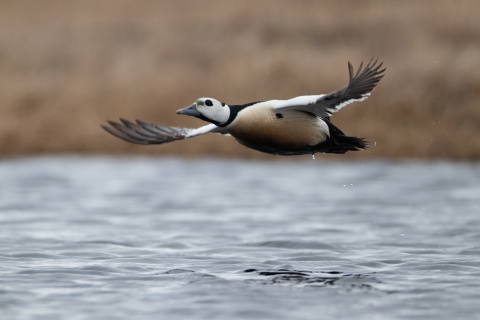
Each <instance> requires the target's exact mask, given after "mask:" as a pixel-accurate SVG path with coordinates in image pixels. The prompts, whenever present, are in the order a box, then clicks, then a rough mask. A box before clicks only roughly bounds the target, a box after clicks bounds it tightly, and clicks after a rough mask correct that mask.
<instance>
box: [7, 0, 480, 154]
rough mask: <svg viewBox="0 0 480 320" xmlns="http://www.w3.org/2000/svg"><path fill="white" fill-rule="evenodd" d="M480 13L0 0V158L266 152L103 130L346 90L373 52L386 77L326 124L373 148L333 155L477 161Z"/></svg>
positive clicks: (176, 121) (458, 4)
mask: <svg viewBox="0 0 480 320" xmlns="http://www.w3.org/2000/svg"><path fill="white" fill-rule="evenodd" d="M479 12H480V2H478V1H405V0H398V1H388V2H387V1H367V0H364V1H360V0H352V1H335V2H333V1H307V0H303V1H279V0H270V1H268V0H264V1H258V0H255V1H224V0H208V1H183V0H177V1H166V0H165V1H158V0H155V1H153V0H136V1H120V0H69V1H61V0H59V1H56V0H30V1H27V0H21V1H20V0H15V1H0V115H1V116H0V154H1V156H23V155H36V154H52V153H80V154H157V155H176V156H189V157H190V156H223V157H243V158H265V159H272V157H271V156H269V155H263V154H261V153H259V152H256V151H253V150H249V149H247V148H245V147H243V146H241V145H239V144H238V143H237V142H235V141H234V140H233V139H232V138H226V137H221V136H217V135H211V136H210V135H207V136H203V137H199V138H196V139H192V140H187V141H180V142H177V143H173V144H169V145H163V146H150V147H144V146H135V145H131V144H128V143H125V142H123V141H120V140H118V139H116V138H114V137H112V136H110V135H109V134H107V133H106V132H104V131H103V130H102V129H101V128H100V125H101V124H103V123H105V121H106V120H107V119H112V120H116V119H118V118H119V117H124V118H127V119H131V120H133V119H141V120H144V121H147V122H156V123H161V124H164V125H175V126H187V127H197V126H201V125H203V122H202V121H200V120H198V119H193V118H190V117H182V116H177V115H176V114H175V110H177V109H179V108H182V107H185V106H187V105H189V104H191V103H192V102H193V101H195V100H196V99H197V98H198V97H204V96H211V97H215V98H216V99H219V100H221V101H225V102H226V103H230V104H242V103H247V102H250V101H257V100H270V99H288V98H291V97H295V96H299V95H307V94H320V93H328V92H330V91H333V90H336V89H338V88H340V87H342V86H344V85H346V84H347V82H348V69H347V62H348V61H350V62H352V64H353V65H354V67H355V68H357V67H358V66H359V64H360V62H361V61H365V62H366V61H368V60H370V58H371V57H373V56H375V57H379V58H380V59H381V60H382V61H384V64H385V66H386V67H387V72H386V76H385V78H384V79H383V80H382V81H381V82H380V84H379V86H378V87H377V89H376V90H375V92H374V94H373V95H372V96H371V97H370V98H369V99H368V100H367V101H364V102H362V103H356V104H353V105H350V106H348V108H345V109H344V110H342V111H341V112H339V113H338V114H336V115H335V116H334V118H333V119H332V120H333V123H334V124H335V125H337V126H339V127H340V128H341V129H342V130H343V131H344V132H345V133H346V134H347V135H355V136H360V137H366V138H367V139H368V140H369V141H370V142H371V143H372V144H374V143H376V146H375V147H372V148H371V149H370V150H368V151H365V152H358V153H352V152H351V153H349V154H347V155H346V156H344V157H342V159H344V158H345V157H347V158H348V157H355V158H364V159H372V158H373V159H376V158H422V159H456V160H479V159H480V139H479V137H480V126H479V124H480V22H479V21H480V19H479ZM305 157H306V158H310V156H305ZM326 157H333V158H337V159H338V156H326ZM300 158H301V157H300Z"/></svg>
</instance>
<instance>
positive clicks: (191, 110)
mask: <svg viewBox="0 0 480 320" xmlns="http://www.w3.org/2000/svg"><path fill="white" fill-rule="evenodd" d="M177 114H184V115H187V116H193V117H200V116H201V114H200V112H198V110H197V105H196V104H195V103H194V104H192V105H189V106H188V107H186V108H183V109H180V110H177Z"/></svg>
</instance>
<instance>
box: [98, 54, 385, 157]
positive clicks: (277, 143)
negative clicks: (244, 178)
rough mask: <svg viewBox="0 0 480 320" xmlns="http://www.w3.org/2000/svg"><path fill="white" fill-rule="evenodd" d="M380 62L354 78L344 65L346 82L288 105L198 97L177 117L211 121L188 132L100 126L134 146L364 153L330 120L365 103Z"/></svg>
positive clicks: (357, 142)
mask: <svg viewBox="0 0 480 320" xmlns="http://www.w3.org/2000/svg"><path fill="white" fill-rule="evenodd" d="M381 67H382V63H380V64H377V61H373V60H372V61H370V63H368V64H367V65H366V66H365V68H363V63H362V64H361V65H360V67H359V68H358V71H357V72H356V73H354V70H353V67H352V65H351V64H350V62H349V63H348V71H349V75H350V81H349V83H348V85H347V86H346V87H344V88H342V89H339V90H336V91H334V92H331V93H329V94H321V95H311V96H299V97H296V98H293V99H289V100H270V101H259V102H252V103H248V104H244V105H228V104H225V103H223V102H220V101H218V100H216V99H213V98H200V99H198V100H197V101H196V102H195V103H194V104H192V105H190V106H188V107H186V108H184V109H180V110H178V111H177V114H183V115H188V116H194V117H197V118H199V119H202V120H205V121H207V122H210V123H211V124H208V125H206V126H203V127H200V128H197V129H191V128H179V127H167V126H162V125H159V124H154V123H151V124H149V123H146V122H142V121H139V120H137V121H136V123H133V122H130V121H128V120H125V119H120V121H121V123H118V122H114V121H108V123H109V126H102V127H103V128H104V129H105V130H106V131H107V132H109V133H110V134H112V135H114V136H116V137H117V138H120V139H122V140H125V141H128V142H131V143H135V144H143V145H149V144H163V143H168V142H172V141H176V140H182V139H186V138H192V137H195V136H198V135H202V134H206V133H210V132H213V133H220V134H226V135H231V136H233V137H234V138H235V139H236V140H237V141H238V142H240V143H241V144H243V145H245V146H247V147H249V148H252V149H254V150H258V151H261V152H265V153H269V154H273V155H300V154H315V153H316V152H323V153H345V152H347V151H357V150H362V149H366V148H368V144H367V143H366V141H365V140H364V139H362V138H357V137H349V136H346V135H345V134H344V133H343V132H342V131H341V130H340V129H338V128H337V127H335V126H334V125H333V124H332V123H331V122H330V116H332V115H333V114H334V113H335V112H337V111H338V110H340V109H341V108H343V107H344V106H346V105H347V104H350V103H352V102H355V101H362V100H365V99H366V98H367V97H368V96H369V95H370V93H371V92H372V91H373V89H374V88H375V86H376V85H377V84H378V82H379V81H380V79H381V78H382V77H383V76H384V71H385V69H381Z"/></svg>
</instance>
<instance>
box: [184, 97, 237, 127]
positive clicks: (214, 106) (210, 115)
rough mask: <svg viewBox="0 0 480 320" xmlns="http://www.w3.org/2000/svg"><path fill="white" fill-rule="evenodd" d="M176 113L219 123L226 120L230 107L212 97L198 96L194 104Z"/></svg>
mask: <svg viewBox="0 0 480 320" xmlns="http://www.w3.org/2000/svg"><path fill="white" fill-rule="evenodd" d="M177 113H178V114H185V115H188V116H194V117H197V118H200V119H202V120H206V121H210V122H212V123H214V124H217V125H221V124H223V123H226V122H227V121H228V118H229V117H230V108H229V107H228V105H226V104H225V103H223V102H220V101H218V100H216V99H213V98H200V99H198V100H197V101H196V102H195V103H194V104H192V105H190V106H188V107H186V108H184V109H180V110H178V111H177Z"/></svg>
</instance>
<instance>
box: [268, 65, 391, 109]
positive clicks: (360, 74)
mask: <svg viewBox="0 0 480 320" xmlns="http://www.w3.org/2000/svg"><path fill="white" fill-rule="evenodd" d="M377 61H378V60H376V61H373V59H372V60H370V62H369V63H368V64H367V65H366V66H365V69H363V70H362V67H363V62H362V63H361V64H360V67H359V68H358V71H357V73H356V74H354V71H353V67H352V65H351V63H350V62H349V63H348V72H349V74H350V81H349V83H348V85H347V86H346V87H344V88H342V89H340V90H337V91H334V92H331V93H329V94H321V95H316V96H300V97H296V98H293V99H289V100H284V101H280V102H279V103H278V104H277V105H275V106H274V107H273V108H274V109H275V110H276V111H277V110H278V111H280V110H283V109H292V110H301V111H305V112H309V113H313V114H315V115H316V116H318V117H330V116H331V115H333V113H335V112H337V111H338V110H340V109H341V108H343V107H344V106H346V105H347V104H349V103H352V102H355V101H363V100H365V99H366V98H368V96H369V95H370V93H371V92H372V91H373V89H375V86H376V85H377V84H378V82H379V81H380V79H382V77H383V76H384V74H383V72H384V71H385V70H386V69H385V68H384V69H380V68H381V67H382V65H383V63H380V64H377Z"/></svg>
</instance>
